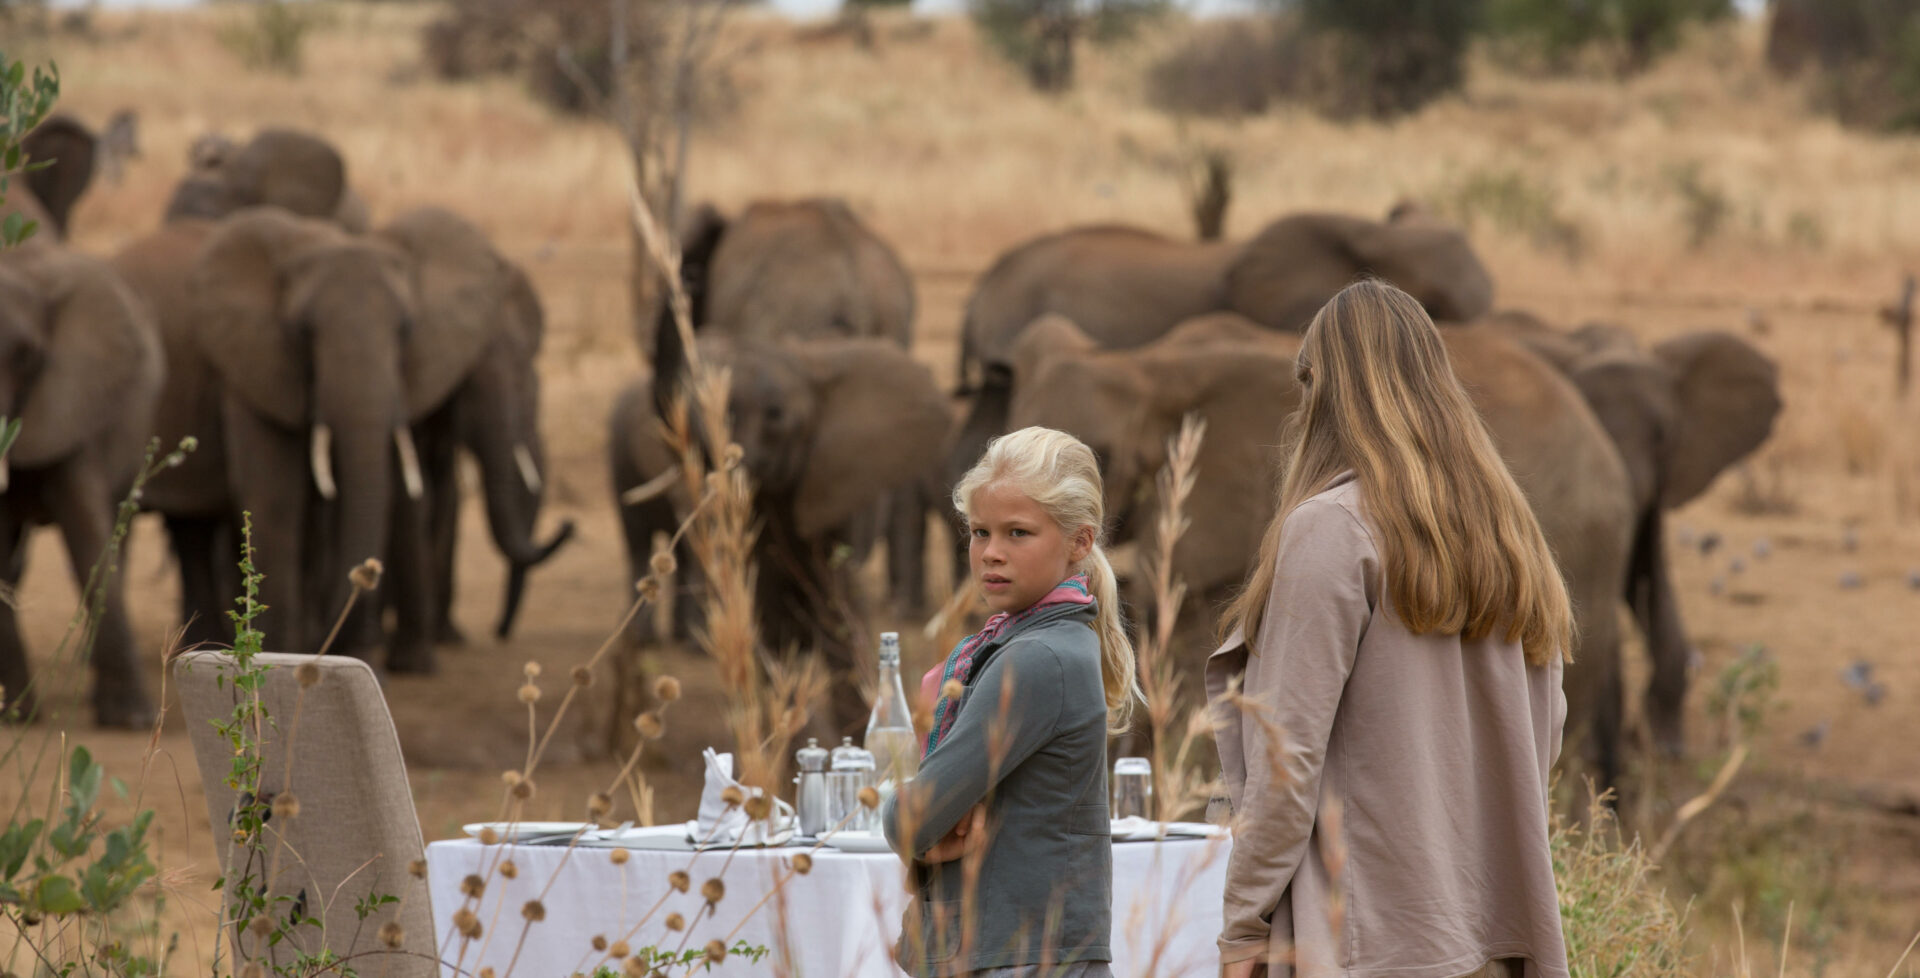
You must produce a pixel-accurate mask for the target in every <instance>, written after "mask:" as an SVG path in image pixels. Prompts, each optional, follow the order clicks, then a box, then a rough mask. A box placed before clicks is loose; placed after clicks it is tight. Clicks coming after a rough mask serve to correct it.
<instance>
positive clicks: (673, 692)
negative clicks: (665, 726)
mask: <svg viewBox="0 0 1920 978" xmlns="http://www.w3.org/2000/svg"><path fill="white" fill-rule="evenodd" d="M653 696H654V698H655V699H657V700H659V701H660V702H662V703H671V702H673V701H674V700H677V699H679V698H680V680H678V679H675V678H673V677H672V676H661V677H660V678H659V679H656V680H654V681H653Z"/></svg>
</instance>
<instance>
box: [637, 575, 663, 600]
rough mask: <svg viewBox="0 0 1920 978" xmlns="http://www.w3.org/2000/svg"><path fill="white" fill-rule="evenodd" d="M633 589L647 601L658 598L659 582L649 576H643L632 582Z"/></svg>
mask: <svg viewBox="0 0 1920 978" xmlns="http://www.w3.org/2000/svg"><path fill="white" fill-rule="evenodd" d="M633 589H634V590H635V591H636V592H639V594H640V596H641V597H643V598H645V599H647V600H648V601H656V600H659V598H660V582H659V581H657V580H654V579H653V578H651V577H643V578H641V579H639V580H637V581H635V582H633Z"/></svg>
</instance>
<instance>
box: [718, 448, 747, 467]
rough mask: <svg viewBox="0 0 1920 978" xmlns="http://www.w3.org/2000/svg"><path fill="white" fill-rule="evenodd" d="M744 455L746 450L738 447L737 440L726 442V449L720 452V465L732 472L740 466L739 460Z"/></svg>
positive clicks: (743, 457)
mask: <svg viewBox="0 0 1920 978" xmlns="http://www.w3.org/2000/svg"><path fill="white" fill-rule="evenodd" d="M746 457H747V451H746V449H744V448H741V447H740V443H739V442H728V443H727V450H726V451H724V452H721V453H720V467H721V468H722V469H725V470H726V471H728V472H732V471H733V470H734V469H737V468H739V467H740V462H741V461H742V460H743V459H745V458H746Z"/></svg>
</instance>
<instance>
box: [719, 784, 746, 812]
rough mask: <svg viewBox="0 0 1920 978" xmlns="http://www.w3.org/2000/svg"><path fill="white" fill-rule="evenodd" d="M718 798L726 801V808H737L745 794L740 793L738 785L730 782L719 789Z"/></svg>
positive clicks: (744, 798) (744, 799)
mask: <svg viewBox="0 0 1920 978" xmlns="http://www.w3.org/2000/svg"><path fill="white" fill-rule="evenodd" d="M720 800H721V801H723V802H726V803H727V807H728V808H739V807H740V804H741V802H744V801H746V800H747V796H746V795H744V794H742V793H741V791H740V786H739V785H737V784H730V785H727V786H726V787H725V788H722V789H721V790H720Z"/></svg>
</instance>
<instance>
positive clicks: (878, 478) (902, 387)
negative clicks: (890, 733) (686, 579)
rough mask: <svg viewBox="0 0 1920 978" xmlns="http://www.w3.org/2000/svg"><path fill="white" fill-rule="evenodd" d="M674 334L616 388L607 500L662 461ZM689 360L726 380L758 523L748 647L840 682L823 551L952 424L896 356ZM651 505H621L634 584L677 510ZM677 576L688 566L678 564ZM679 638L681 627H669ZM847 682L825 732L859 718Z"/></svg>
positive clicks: (717, 354) (808, 352) (795, 347)
mask: <svg viewBox="0 0 1920 978" xmlns="http://www.w3.org/2000/svg"><path fill="white" fill-rule="evenodd" d="M678 336H679V333H678V331H677V330H673V329H666V330H662V331H661V332H660V334H659V337H657V339H658V346H657V352H656V357H655V359H656V362H657V363H658V364H659V367H658V370H657V372H656V374H655V377H654V379H653V380H651V381H639V382H636V383H635V384H633V385H632V386H630V387H629V388H627V390H626V391H624V392H623V393H622V394H621V396H620V399H619V402H618V403H617V404H616V406H615V408H614V413H613V417H612V420H611V436H610V438H609V444H608V451H609V461H610V463H611V468H612V473H613V489H614V493H615V495H616V497H619V496H621V495H623V494H625V493H627V492H629V491H630V490H632V489H634V488H635V487H637V486H641V485H644V484H646V483H647V482H649V481H650V480H652V479H653V478H655V477H657V476H660V475H661V474H662V473H663V472H665V471H666V468H667V467H668V466H670V465H671V464H672V461H673V460H672V457H671V453H670V451H669V450H668V449H667V448H666V446H665V445H664V443H663V442H662V432H663V429H662V426H661V423H660V416H661V415H660V411H659V406H660V405H661V404H662V403H663V402H668V401H671V400H672V399H673V398H674V396H675V391H676V390H677V389H678V388H679V387H680V383H681V382H680V378H681V377H682V375H683V372H684V363H685V356H684V352H683V348H682V347H681V345H680V343H679V342H678ZM699 342H700V347H699V349H700V355H701V357H703V358H705V359H706V360H708V362H712V363H718V364H724V365H725V366H727V367H728V368H730V369H731V371H732V388H731V397H730V400H729V409H730V410H729V413H730V418H731V423H732V426H733V428H732V430H733V437H734V440H735V441H736V442H738V443H739V445H740V446H741V449H742V450H743V452H744V455H743V459H744V464H745V466H746V468H747V473H748V476H749V478H750V480H751V482H752V485H753V490H754V499H753V504H754V515H755V518H756V519H757V520H758V521H759V533H758V536H757V537H756V538H755V549H754V556H755V558H756V560H757V564H758V575H759V576H758V582H757V602H758V607H759V609H760V632H761V639H762V640H763V642H764V643H765V644H766V646H767V647H768V648H770V649H784V648H788V647H798V648H801V649H818V650H820V651H821V652H822V653H823V654H824V655H825V657H826V660H827V663H828V665H829V666H830V667H831V668H833V669H834V670H836V671H840V672H844V671H846V670H848V669H849V668H851V667H852V665H853V663H854V661H855V658H854V655H853V646H852V644H851V643H852V642H853V641H854V640H855V638H856V636H854V635H852V634H849V631H848V626H849V624H850V621H849V616H848V615H847V614H846V612H847V611H849V610H850V609H849V608H848V607H847V606H846V605H845V604H843V603H842V602H843V601H846V600H848V599H850V597H851V581H850V577H849V571H850V567H849V564H848V562H846V561H843V560H837V559H836V554H835V551H836V550H837V549H839V548H840V547H841V546H843V545H845V544H846V543H847V528H848V526H849V523H850V521H851V520H852V519H853V518H854V517H856V516H858V515H860V514H861V513H863V512H867V511H870V510H871V509H872V508H873V507H874V506H876V505H877V504H878V503H879V502H880V500H881V499H882V498H883V497H884V496H886V495H887V494H888V493H889V492H890V491H892V490H894V489H897V488H899V487H901V486H904V485H909V484H912V483H914V482H915V481H917V480H919V479H921V478H922V477H923V475H924V473H925V472H926V471H927V470H928V469H929V468H931V467H933V466H935V465H937V464H938V462H939V459H940V453H941V448H942V445H943V443H944V441H945V439H946V436H947V432H948V429H949V428H950V427H951V423H952V416H951V414H950V412H949V411H948V408H947V403H946V397H945V396H944V395H943V394H942V393H941V392H940V390H939V388H938V387H937V386H936V385H935V383H934V380H933V375H932V373H931V372H930V371H928V370H927V368H926V367H924V366H922V365H920V364H919V363H917V362H915V361H914V359H913V357H912V356H911V355H909V354H908V353H907V352H906V351H904V350H902V349H900V348H899V347H898V346H896V345H894V344H892V343H890V342H886V341H883V340H872V339H819V340H812V341H794V340H786V341H774V342H752V341H736V340H731V339H727V338H723V337H703V338H701V340H700V341H699ZM680 502H681V505H677V506H676V505H675V504H674V500H672V499H671V498H670V497H664V496H663V497H661V498H657V499H654V500H651V501H648V502H644V503H640V504H637V505H630V504H628V503H627V501H626V500H622V503H621V518H622V526H623V530H624V532H625V535H626V541H627V553H628V556H629V559H630V561H631V562H632V567H633V571H632V573H633V576H634V577H635V578H636V579H637V578H638V577H640V576H642V575H644V574H645V573H646V565H647V560H648V557H649V555H650V553H651V548H652V546H653V540H654V537H655V534H656V533H659V532H665V533H672V532H673V531H674V529H675V527H676V525H677V522H678V519H679V518H680V517H681V515H683V513H684V511H685V508H686V507H685V505H684V502H685V501H684V500H681V501H680ZM680 565H681V567H682V568H685V569H688V570H692V569H693V567H694V562H693V561H692V560H691V559H690V558H688V557H687V556H686V555H685V554H684V553H683V554H682V555H681V559H680ZM677 622H678V623H679V624H680V626H681V627H683V628H684V627H685V626H686V624H687V621H686V618H685V617H684V616H683V617H679V618H677ZM859 678H860V677H858V676H854V677H849V678H848V680H847V681H845V682H838V683H836V684H835V686H834V694H833V710H834V717H835V721H834V722H835V723H836V724H837V725H839V726H841V727H848V726H849V725H851V724H854V723H855V722H856V721H858V720H859V719H861V718H863V717H864V716H865V715H866V707H865V704H864V702H863V701H862V700H861V698H860V692H859V681H858V680H859Z"/></svg>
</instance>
